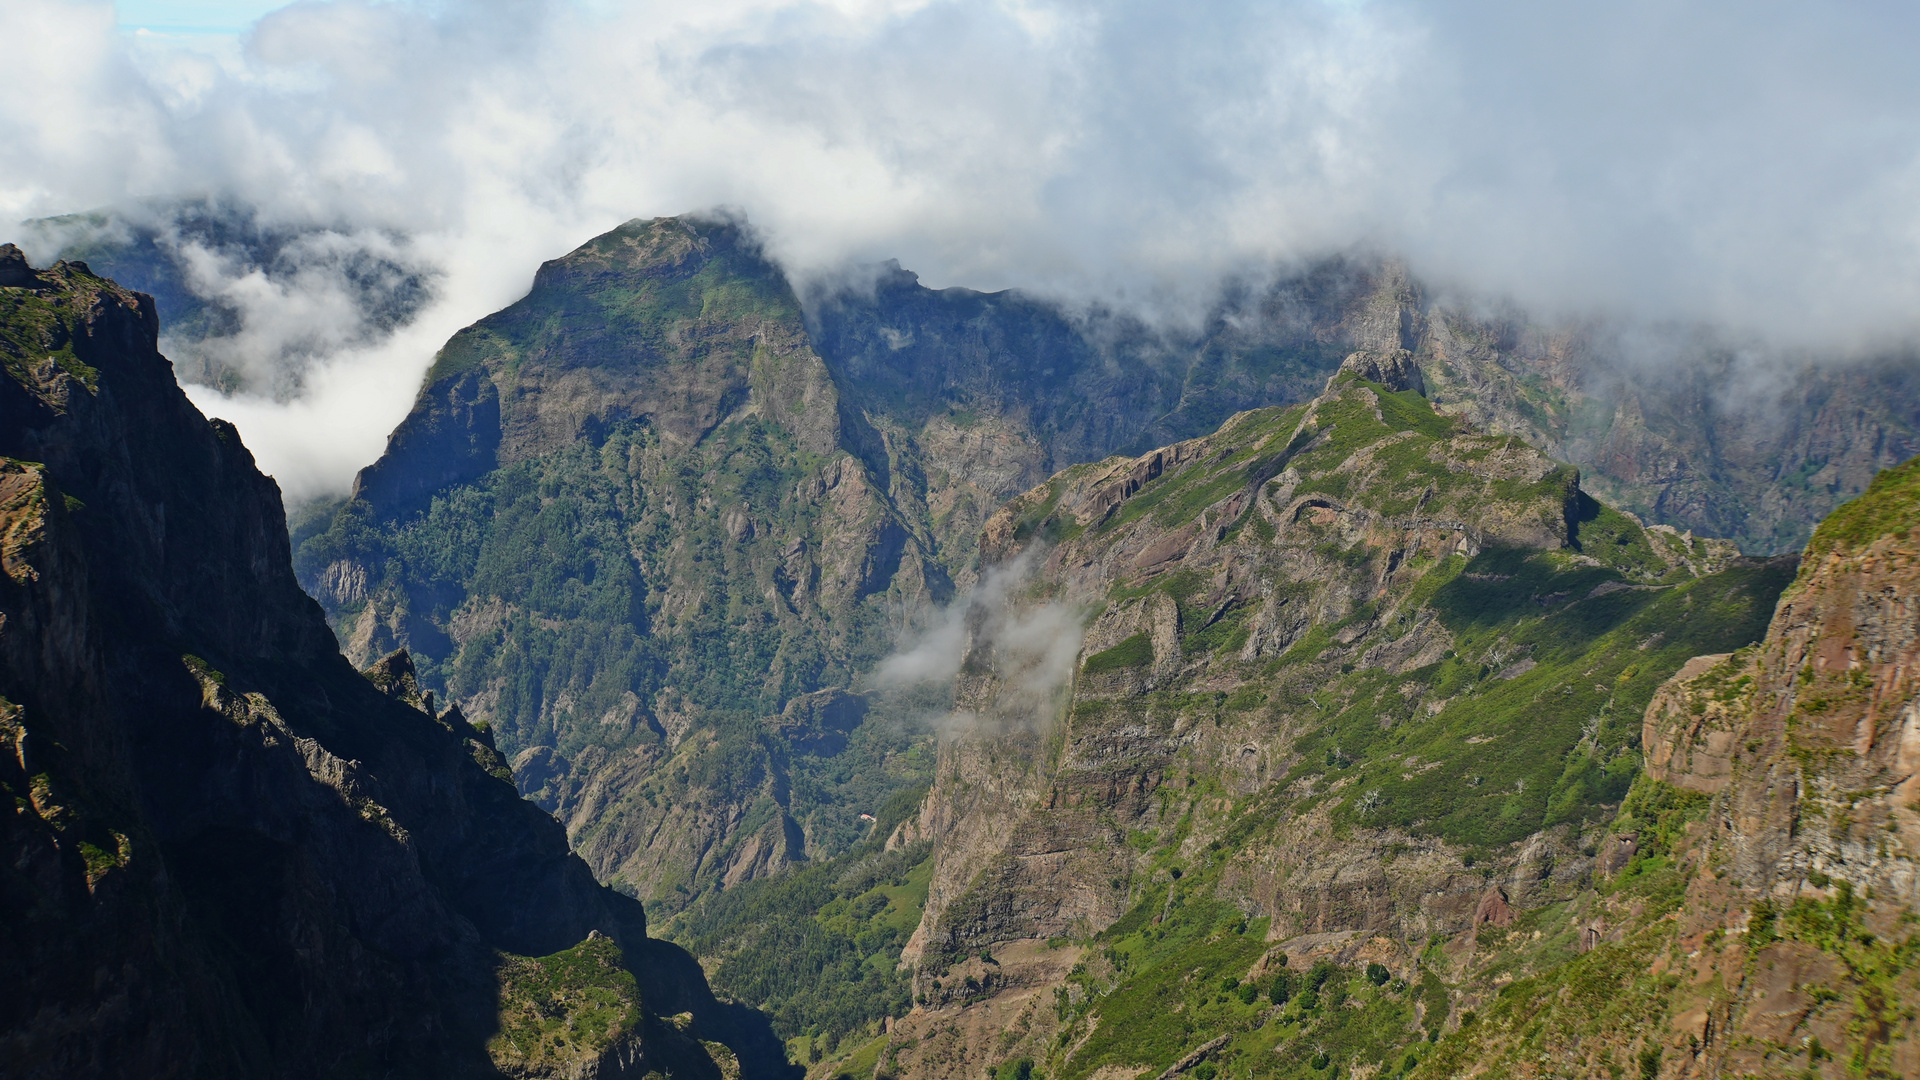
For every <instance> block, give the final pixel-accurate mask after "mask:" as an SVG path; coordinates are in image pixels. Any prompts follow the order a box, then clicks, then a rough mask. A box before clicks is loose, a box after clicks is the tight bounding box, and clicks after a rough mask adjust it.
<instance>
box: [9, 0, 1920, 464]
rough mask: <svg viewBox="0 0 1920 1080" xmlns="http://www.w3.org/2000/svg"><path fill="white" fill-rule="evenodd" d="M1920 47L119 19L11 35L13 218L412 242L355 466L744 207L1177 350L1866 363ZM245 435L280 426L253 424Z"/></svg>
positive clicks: (1897, 256)
mask: <svg viewBox="0 0 1920 1080" xmlns="http://www.w3.org/2000/svg"><path fill="white" fill-rule="evenodd" d="M1917 24H1920V11H1916V10H1915V9H1911V8H1907V7H1903V6H1898V5H1874V4H1841V5H1820V6H1818V7H1809V6H1805V5H1791V4H1782V3H1760V4H1740V5H1735V4H1730V3H1709V4H1694V5H1684V6H1682V5H1673V4H1663V3H1654V2H1650V0H1628V2H1625V3H1620V4H1612V5H1577V6H1576V5H1537V4H1532V5H1530V4H1521V3H1492V2H1481V3H1474V2H1453V3H1438V4H1419V5H1416V4H1413V3H1410V2H1398V0H1276V2H1265V3H1211V4H1197V5H1178V6H1176V5H1167V4H1149V3H1140V2H1137V0H1120V2H1114V3H1101V4H1094V3H1088V2H1078V0H1057V2H1049V0H1003V2H991V0H982V2H929V0H840V2H790V0H740V2H734V3H725V2H721V3H712V4H704V5H679V4H668V3H645V2H643V3H631V4H622V3H613V2H584V0H582V2H573V0H471V2H465V3H458V2H449V3H442V4H416V3H374V2H368V0H333V2H322V0H303V2H300V3H295V4H292V5H290V6H288V7H286V8H283V9H281V10H279V11H277V12H275V13H273V14H271V15H269V16H267V17H266V18H264V19H263V20H261V21H260V22H259V23H258V24H256V25H255V26H254V27H253V28H252V29H251V30H250V31H249V32H248V33H247V34H246V35H244V36H243V37H242V38H241V39H239V40H238V41H237V42H231V43H227V44H225V45H218V44H216V47H211V48H193V47H188V46H185V45H182V44H180V43H178V42H168V41H165V40H153V39H149V38H142V37H134V36H130V35H126V34H123V33H121V32H120V31H119V30H117V29H116V28H115V25H114V17H113V12H112V8H111V7H110V5H107V4H101V3H95V2H87V0H76V2H69V0H11V2H10V3H8V4H7V5H6V6H5V7H4V8H0V37H4V38H5V39H7V40H9V41H14V42H26V43H29V45H28V47H24V48H20V49H17V50H16V58H15V64H16V70H15V80H16V85H18V86H25V87H31V88H35V89H33V90H31V91H30V92H29V94H28V95H27V97H26V100H27V101H28V102H29V103H30V107H27V108H12V109H9V110H7V111H6V112H5V113H4V114H0V139H4V140H5V141H6V143H7V145H9V147H11V148H12V151H11V152H10V154H9V155H7V156H6V158H5V159H4V160H0V217H6V218H8V219H11V220H18V219H22V218H27V217H34V216H40V215H46V214H56V213H64V212H71V211H77V210H85V209H90V208H93V207H99V206H124V205H129V204H131V203H132V202H133V201H135V200H138V199H143V198H154V197H160V198H166V197H180V196H202V195H207V196H219V197H230V198H233V199H236V200H238V201H240V202H242V203H245V204H247V205H249V206H252V207H254V208H257V211H258V212H259V213H260V214H261V215H262V217H263V219H264V220H268V221H280V222H288V223H306V224H312V225H315V226H319V227H324V228H327V229H330V230H334V231H335V232H337V233H338V234H339V235H341V236H355V235H360V236H366V237H392V236H395V235H404V236H406V237H409V238H410V239H409V241H408V243H409V244H410V247H409V254H410V256H411V257H412V258H415V259H418V260H420V261H422V262H423V263H424V264H426V265H430V266H433V267H436V268H437V270H438V273H439V274H440V275H442V276H441V277H439V278H438V279H436V280H437V285H436V289H435V295H436V297H437V298H438V299H437V300H436V302H435V303H433V304H431V305H429V306H428V307H427V308H426V309H425V310H424V311H423V313H422V314H421V315H420V316H419V318H418V319H417V320H415V322H413V323H412V324H410V325H409V327H408V328H407V329H405V330H403V331H402V332H401V333H400V334H399V335H398V336H397V337H395V338H392V339H383V340H382V341H381V342H380V343H377V344H372V345H368V344H366V343H364V342H355V341H348V342H343V343H340V344H339V349H338V352H339V355H338V357H337V358H336V360H335V362H334V366H333V369H331V370H332V371H333V374H331V375H329V374H328V373H327V372H324V371H323V372H319V373H317V374H316V375H315V376H314V377H313V378H311V379H308V380H307V381H306V382H305V383H304V384H303V390H302V393H303V395H304V397H303V400H305V401H307V402H308V407H309V408H313V409H318V410H320V411H319V412H318V413H316V417H318V418H319V419H316V421H315V422H316V423H321V422H322V421H323V420H324V418H326V417H337V416H338V415H339V413H338V411H337V409H335V408H334V407H333V406H328V405H325V404H324V402H325V400H326V399H325V395H326V394H327V393H328V392H329V391H328V389H327V387H328V386H329V385H335V386H336V390H335V391H334V392H336V393H338V394H339V395H341V400H343V401H344V400H347V399H349V398H353V397H355V396H356V395H357V396H359V397H361V398H362V399H366V398H367V395H373V396H376V397H378V398H379V401H378V402H377V403H374V404H372V405H370V406H363V407H362V408H361V409H360V410H359V411H358V413H357V414H356V416H357V420H356V423H357V424H358V426H356V427H353V429H352V430H351V431H349V432H347V433H346V434H345V435H343V438H344V439H345V443H344V444H343V445H342V447H341V449H340V460H341V461H342V462H344V461H345V460H347V459H348V458H351V457H353V456H355V455H359V456H360V457H361V458H362V459H363V460H364V459H370V457H371V456H372V454H373V453H377V451H378V446H379V441H378V440H379V439H380V438H381V437H383V436H384V434H385V430H386V429H387V428H389V427H391V424H392V422H393V421H394V420H397V418H398V416H399V414H400V412H401V411H403V410H404V408H405V407H406V400H405V399H406V398H407V397H408V396H409V395H410V394H411V392H412V388H413V384H414V383H415V381H416V380H417V378H418V376H419V373H420V371H421V370H423V369H424V367H425V365H426V363H427V361H428V359H429V358H430V355H431V351H432V349H433V348H434V347H436V346H437V345H438V344H439V342H440V341H443V340H444V339H445V338H446V336H447V335H448V334H450V333H451V332H452V331H453V330H454V329H457V328H458V327H459V326H462V325H465V324H466V323H468V322H471V321H472V320H474V319H476V318H478V317H480V316H481V315H484V314H486V313H487V312H489V311H492V310H495V309H497V308H499V307H501V306H503V305H505V304H506V303H508V302H511V301H512V300H513V299H515V298H516V297H517V296H518V295H519V294H520V293H521V292H523V291H524V289H525V288H526V285H527V283H528V282H529V281H530V279H531V275H532V272H533V269H534V268H535V266H537V265H538V263H539V262H540V261H541V260H543V259H546V258H552V257H554V256H557V255H558V254H560V253H562V252H564V251H566V250H568V249H570V248H571V247H572V246H574V245H575V244H577V243H579V242H581V241H583V240H585V239H586V238H587V237H588V236H590V235H592V234H594V233H597V232H599V231H602V230H604V229H606V228H609V227H611V226H612V225H614V224H616V223H618V222H619V221H622V220H624V219H626V218H628V217H632V216H650V215H659V214H672V213H678V212H683V211H687V210H693V209H699V208H702V207H707V206H714V205H729V206H735V207H738V208H740V209H741V210H742V211H744V212H745V213H746V214H747V216H748V217H749V218H750V219H751V220H752V221H753V222H754V223H755V224H756V225H757V226H758V227H759V228H760V229H762V230H763V231H764V233H765V235H766V237H767V240H768V243H769V248H770V250H771V252H772V253H773V254H774V255H775V256H776V257H778V258H779V259H780V260H781V261H782V262H783V263H784V264H785V265H786V266H788V268H789V269H790V270H792V271H794V272H796V273H798V274H802V275H804V274H808V273H816V272H826V271H831V270H832V269H834V268H836V267H839V266H842V265H845V264H847V263H849V262H875V261H878V260H881V259H885V258H898V259H899V260H900V261H901V263H902V264H903V265H906V266H908V267H910V268H912V269H914V270H916V271H918V272H919V273H920V274H921V275H922V278H923V280H925V281H926V282H927V283H929V284H932V285H950V284H964V285H969V286H972V287H976V288H984V289H994V288H1003V287H1013V286H1018V287H1025V288H1029V289H1034V290H1038V291H1042V292H1048V293H1051V294H1054V295H1058V296H1062V297H1065V298H1069V299H1073V298H1103V299H1120V300H1123V301H1126V302H1132V303H1137V304H1143V305H1154V304H1159V305H1163V306H1170V307H1172V308H1178V307H1179V306H1180V305H1181V304H1183V303H1189V302H1191V301H1192V300H1194V299H1195V298H1196V297H1201V296H1203V295H1204V294H1205V293H1207V292H1208V291H1209V290H1210V289H1212V288H1213V287H1214V285H1215V284H1216V283H1217V282H1218V281H1219V280H1220V279H1221V277H1222V276H1223V275H1228V274H1234V273H1262V272H1266V271H1267V270H1268V269H1270V268H1271V267H1272V266H1274V265H1276V264H1277V263H1286V262H1289V261H1294V260H1301V259H1308V258H1313V257H1316V256H1319V255H1323V254H1326V253H1329V252H1336V251H1345V250H1352V249H1355V248H1364V249H1370V250H1376V251H1383V252H1391V253H1394V254H1397V255H1400V256H1403V257H1405V258H1406V259H1407V260H1408V261H1409V263H1410V264H1411V266H1412V267H1413V269H1414V271H1415V272H1416V273H1418V274H1420V275H1422V276H1424V277H1426V278H1428V279H1429V280H1432V281H1435V282H1437V283H1440V284H1441V285H1443V286H1446V287H1452V288H1456V289H1459V290H1462V291H1466V292H1472V293H1475V294H1480V295H1488V296H1494V297H1499V298H1503V299H1507V300H1511V301H1513V302H1515V303H1518V304H1520V305H1523V306H1524V307H1526V308H1528V309H1529V310H1533V311H1536V312H1539V313H1541V314H1543V315H1548V316H1561V315H1571V316H1587V315H1593V314H1600V315H1622V316H1626V317H1630V318H1634V319H1643V320H1654V321H1658V320H1677V321H1697V322H1703V323H1707V324H1717V325H1722V326H1726V327H1730V328H1734V329H1736V330H1738V331H1740V332H1743V333H1752V334H1756V335H1762V336H1765V337H1766V338H1768V339H1769V340H1772V341H1775V342H1778V343H1780V344H1782V345H1784V346H1787V347H1792V348H1803V349H1811V350H1818V351H1824V352H1830V353H1847V352H1858V351H1864V350H1871V349H1876V348H1882V347H1885V346H1886V345H1887V344H1889V343H1891V342H1897V341H1905V340H1909V339H1910V338H1911V337H1912V336H1913V332H1914V331H1915V329H1916V326H1915V322H1916V308H1915V306H1914V305H1913V303H1912V300H1911V298H1912V297H1913V296H1914V295H1915V294H1916V292H1920V199H1917V198H1915V195H1916V194H1917V193H1920V70H1916V68H1915V66H1914V65H1913V64H1912V63H1911V59H1910V58H1911V55H1912V53H1913V50H1914V47H1915V46H1916V45H1920V25H1917ZM369 242H372V241H369ZM243 272H244V268H241V269H239V270H236V276H238V275H240V274H241V273H243ZM209 287H210V288H214V289H219V288H223V286H220V285H218V284H215V285H211V286H209ZM225 288H226V291H227V292H230V293H234V294H235V295H240V294H242V293H244V290H239V289H237V288H233V287H225ZM278 304H279V308H278V310H282V311H285V310H292V309H294V308H299V307H300V305H298V304H295V303H292V302H291V301H289V300H288V299H287V298H286V297H284V296H283V297H280V298H279V300H278ZM264 310H265V309H264V308H263V311H264ZM304 310H305V311H306V312H307V314H308V316H309V321H310V316H311V313H312V311H313V310H314V309H313V308H312V305H307V307H306V308H305V309H304ZM267 317H268V316H267V315H265V314H263V315H262V316H261V318H262V319H266V318H267ZM289 317H290V316H289ZM306 332H308V333H312V332H313V331H312V327H311V326H308V328H307V331H306ZM263 347H264V346H263ZM355 373H358V374H355ZM330 378H331V379H332V380H333V383H332V384H330V383H329V382H328V379H330ZM316 403H318V404H316ZM247 408H254V409H256V410H258V413H257V415H258V417H259V418H260V420H261V421H262V422H263V423H264V421H265V419H266V418H267V417H269V416H274V417H278V416H281V415H283V412H284V409H285V408H286V406H284V405H278V404H273V403H271V402H265V401H262V402H258V403H254V404H252V405H247V404H244V403H241V404H225V405H223V408H222V410H221V411H223V412H225V413H226V414H228V415H233V414H234V413H235V412H236V410H241V411H244V410H245V409H247ZM272 409H280V410H283V412H272V411H271V410H272ZM236 419H239V420H240V421H241V422H242V425H243V428H247V427H248V425H247V424H246V417H244V416H241V417H236ZM383 425H384V426H383ZM258 426H259V425H256V427H258ZM248 435H249V439H250V441H253V440H255V439H256V438H263V437H264V438H271V437H272V436H270V435H267V434H265V433H264V429H263V434H262V435H260V436H256V435H255V433H254V430H253V429H251V428H250V429H249V430H248ZM287 437H288V438H290V439H291V438H294V436H293V435H288V436H287ZM299 437H300V438H307V437H308V436H306V435H301V436H299ZM349 444H350V445H349ZM275 452H276V451H275V450H274V449H273V448H272V447H271V446H269V447H267V448H266V449H265V451H264V452H263V460H264V461H267V462H268V464H269V467H272V464H273V455H274V453H275ZM341 467H342V466H341V465H340V464H338V463H335V464H330V465H327V466H326V467H325V468H323V469H321V470H320V473H316V474H315V477H314V478H313V479H312V483H313V484H315V485H319V486H325V485H326V484H328V483H332V484H336V485H337V484H338V483H339V482H340V480H339V477H338V476H336V475H335V473H337V472H338V471H339V469H340V468H341ZM321 474H325V475H321ZM296 486H298V485H296Z"/></svg>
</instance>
